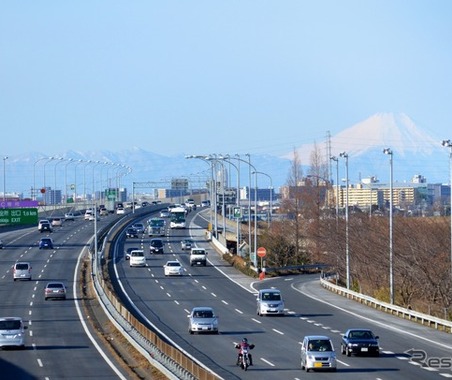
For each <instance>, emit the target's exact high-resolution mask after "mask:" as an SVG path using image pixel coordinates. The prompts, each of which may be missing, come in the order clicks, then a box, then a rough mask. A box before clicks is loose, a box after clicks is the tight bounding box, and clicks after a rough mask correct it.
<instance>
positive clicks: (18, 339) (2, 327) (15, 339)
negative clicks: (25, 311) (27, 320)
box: [0, 317, 27, 349]
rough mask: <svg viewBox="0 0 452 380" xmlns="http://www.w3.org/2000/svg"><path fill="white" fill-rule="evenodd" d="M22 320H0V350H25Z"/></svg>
mask: <svg viewBox="0 0 452 380" xmlns="http://www.w3.org/2000/svg"><path fill="white" fill-rule="evenodd" d="M26 328H27V327H26V326H24V323H23V321H22V318H19V317H6V318H0V348H3V347H20V348H22V349H23V348H25V331H24V330H25V329H26Z"/></svg>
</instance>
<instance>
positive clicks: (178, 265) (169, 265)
mask: <svg viewBox="0 0 452 380" xmlns="http://www.w3.org/2000/svg"><path fill="white" fill-rule="evenodd" d="M166 266H167V267H180V264H179V263H176V262H169V263H166Z"/></svg>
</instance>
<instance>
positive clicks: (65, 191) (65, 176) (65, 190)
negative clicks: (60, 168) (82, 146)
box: [64, 158, 74, 204]
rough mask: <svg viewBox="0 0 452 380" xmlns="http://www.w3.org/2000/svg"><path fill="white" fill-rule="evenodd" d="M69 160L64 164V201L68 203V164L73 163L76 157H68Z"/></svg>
mask: <svg viewBox="0 0 452 380" xmlns="http://www.w3.org/2000/svg"><path fill="white" fill-rule="evenodd" d="M67 161H68V162H67V164H66V165H64V203H66V204H67V203H68V202H67V199H68V198H67V197H68V195H67V167H68V165H69V164H70V163H71V162H73V161H74V159H73V158H68V160H67Z"/></svg>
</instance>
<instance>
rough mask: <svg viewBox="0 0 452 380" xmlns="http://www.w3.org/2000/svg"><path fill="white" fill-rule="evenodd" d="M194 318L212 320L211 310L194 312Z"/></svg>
mask: <svg viewBox="0 0 452 380" xmlns="http://www.w3.org/2000/svg"><path fill="white" fill-rule="evenodd" d="M193 316H194V317H195V318H213V312H212V310H196V311H195V312H194V313H193Z"/></svg>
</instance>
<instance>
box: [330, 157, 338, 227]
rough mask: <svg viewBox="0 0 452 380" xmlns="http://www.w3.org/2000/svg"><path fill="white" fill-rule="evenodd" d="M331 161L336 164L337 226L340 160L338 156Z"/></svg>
mask: <svg viewBox="0 0 452 380" xmlns="http://www.w3.org/2000/svg"><path fill="white" fill-rule="evenodd" d="M330 160H331V161H334V162H336V202H335V203H336V224H337V223H338V221H339V158H337V157H336V156H331V157H330Z"/></svg>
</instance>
